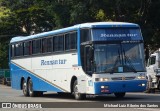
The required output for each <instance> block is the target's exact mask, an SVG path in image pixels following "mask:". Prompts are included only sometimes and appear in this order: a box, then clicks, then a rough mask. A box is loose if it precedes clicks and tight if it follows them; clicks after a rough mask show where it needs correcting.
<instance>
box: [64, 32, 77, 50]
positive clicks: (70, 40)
mask: <svg viewBox="0 0 160 111" xmlns="http://www.w3.org/2000/svg"><path fill="white" fill-rule="evenodd" d="M72 49H77V33H76V32H73V33H69V34H66V35H65V50H72Z"/></svg>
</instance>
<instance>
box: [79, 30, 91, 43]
mask: <svg viewBox="0 0 160 111" xmlns="http://www.w3.org/2000/svg"><path fill="white" fill-rule="evenodd" d="M80 34H81V43H83V42H86V41H90V40H91V31H90V29H81V33H80Z"/></svg>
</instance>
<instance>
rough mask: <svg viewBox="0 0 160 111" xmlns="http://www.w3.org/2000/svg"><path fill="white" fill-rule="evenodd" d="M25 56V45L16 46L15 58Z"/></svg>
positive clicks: (17, 44) (18, 44)
mask: <svg viewBox="0 0 160 111" xmlns="http://www.w3.org/2000/svg"><path fill="white" fill-rule="evenodd" d="M22 55H23V43H16V44H15V56H17V57H18V56H22Z"/></svg>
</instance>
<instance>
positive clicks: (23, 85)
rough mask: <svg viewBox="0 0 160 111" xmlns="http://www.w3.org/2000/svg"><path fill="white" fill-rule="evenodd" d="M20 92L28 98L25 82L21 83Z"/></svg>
mask: <svg viewBox="0 0 160 111" xmlns="http://www.w3.org/2000/svg"><path fill="white" fill-rule="evenodd" d="M22 91H23V94H24V96H26V97H27V96H29V92H28V88H27V83H26V81H25V80H23V81H22Z"/></svg>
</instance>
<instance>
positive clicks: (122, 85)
mask: <svg viewBox="0 0 160 111" xmlns="http://www.w3.org/2000/svg"><path fill="white" fill-rule="evenodd" d="M146 83H147V81H146V80H132V81H113V82H95V83H94V91H95V94H104V93H102V92H101V86H108V87H109V88H108V89H107V90H108V92H107V93H116V92H143V91H145V90H146ZM140 84H145V86H140ZM107 93H106V94H107Z"/></svg>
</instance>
